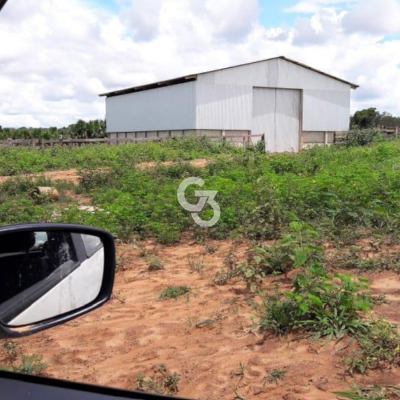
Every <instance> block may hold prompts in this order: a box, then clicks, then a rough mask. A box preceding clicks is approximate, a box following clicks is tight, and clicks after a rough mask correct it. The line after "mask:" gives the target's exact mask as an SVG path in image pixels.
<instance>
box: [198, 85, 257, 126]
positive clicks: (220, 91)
mask: <svg viewBox="0 0 400 400" xmlns="http://www.w3.org/2000/svg"><path fill="white" fill-rule="evenodd" d="M251 109H252V87H251V86H234V85H214V84H209V83H201V82H197V86H196V128H197V129H235V130H250V129H251Z"/></svg>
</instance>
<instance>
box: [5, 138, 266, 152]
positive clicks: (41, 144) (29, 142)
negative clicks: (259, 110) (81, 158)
mask: <svg viewBox="0 0 400 400" xmlns="http://www.w3.org/2000/svg"><path fill="white" fill-rule="evenodd" d="M258 136H260V137H262V136H263V135H255V136H249V135H248V134H237V135H229V136H220V135H219V136H206V138H207V139H210V140H218V141H223V140H225V141H228V142H231V143H234V144H237V145H242V146H246V145H248V144H252V143H253V140H252V138H255V137H258ZM168 139H170V138H157V137H151V138H100V139H59V140H55V139H52V140H45V139H7V140H0V147H19V146H26V147H36V148H42V149H43V148H46V147H52V146H70V147H73V146H86V145H93V144H107V145H118V144H125V143H141V142H161V141H164V140H168Z"/></svg>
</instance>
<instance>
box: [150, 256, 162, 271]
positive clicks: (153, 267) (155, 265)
mask: <svg viewBox="0 0 400 400" xmlns="http://www.w3.org/2000/svg"><path fill="white" fill-rule="evenodd" d="M161 269H164V264H163V263H162V261H161V259H160V258H158V257H152V258H151V259H150V261H149V271H159V270H161Z"/></svg>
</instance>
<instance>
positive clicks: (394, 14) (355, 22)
mask: <svg viewBox="0 0 400 400" xmlns="http://www.w3.org/2000/svg"><path fill="white" fill-rule="evenodd" d="M343 27H344V29H345V30H346V31H347V32H350V33H352V32H365V33H368V34H378V35H379V34H385V33H391V32H400V1H398V0H379V1H377V0H362V1H360V2H359V3H358V4H357V5H356V6H355V7H354V8H353V9H352V10H351V11H350V12H349V13H348V14H347V15H346V16H345V17H344V18H343Z"/></svg>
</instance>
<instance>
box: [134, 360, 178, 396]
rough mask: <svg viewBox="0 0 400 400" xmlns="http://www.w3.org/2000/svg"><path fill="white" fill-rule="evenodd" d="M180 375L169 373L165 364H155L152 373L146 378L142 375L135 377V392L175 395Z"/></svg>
mask: <svg viewBox="0 0 400 400" xmlns="http://www.w3.org/2000/svg"><path fill="white" fill-rule="evenodd" d="M180 379H181V378H180V375H179V374H178V373H176V372H171V371H169V370H168V369H167V367H166V366H165V364H162V363H161V364H157V365H155V366H154V367H153V373H152V374H151V375H150V376H149V377H146V375H144V374H142V373H140V372H139V373H138V374H137V375H136V379H135V382H134V385H135V390H139V391H142V392H146V393H154V394H163V395H169V396H171V395H175V394H176V393H178V391H179V381H180Z"/></svg>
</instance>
